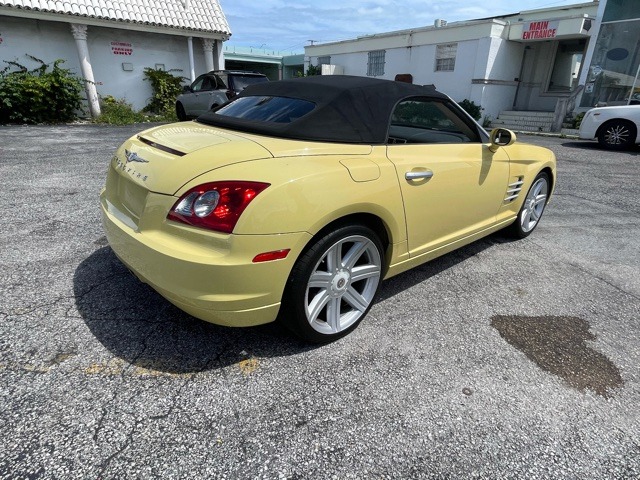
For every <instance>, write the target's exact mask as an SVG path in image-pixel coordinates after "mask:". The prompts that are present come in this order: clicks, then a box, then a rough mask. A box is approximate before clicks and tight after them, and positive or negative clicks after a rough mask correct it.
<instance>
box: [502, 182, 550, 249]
mask: <svg viewBox="0 0 640 480" xmlns="http://www.w3.org/2000/svg"><path fill="white" fill-rule="evenodd" d="M549 193H550V181H549V175H548V174H547V173H546V172H540V173H539V174H538V175H537V176H536V178H535V179H534V180H533V184H532V185H531V188H529V191H528V192H527V196H526V197H525V199H524V202H522V207H521V208H520V211H519V212H518V216H517V217H516V219H515V221H514V222H513V223H512V224H511V225H510V226H509V227H507V233H509V234H510V235H511V236H512V237H514V238H525V237H528V236H529V235H531V232H533V230H534V229H535V228H536V227H537V226H538V223H540V218H542V214H543V213H544V209H545V207H546V206H547V202H548V201H549Z"/></svg>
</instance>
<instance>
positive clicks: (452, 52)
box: [305, 1, 598, 130]
mask: <svg viewBox="0 0 640 480" xmlns="http://www.w3.org/2000/svg"><path fill="white" fill-rule="evenodd" d="M597 11H598V2H597V1H592V2H586V3H579V4H575V5H568V6H563V7H555V8H545V9H538V10H531V11H523V12H519V13H515V14H511V15H505V16H501V17H496V18H485V19H477V20H471V21H465V22H455V23H447V22H446V21H443V20H436V21H435V24H434V25H433V26H428V27H421V28H414V29H411V30H402V31H396V32H389V33H380V34H376V35H369V36H364V37H358V38H356V39H353V40H346V41H341V42H333V43H325V44H316V45H312V46H307V47H305V55H306V59H305V60H306V66H307V67H308V65H314V66H316V65H323V64H325V65H335V66H336V67H337V71H341V72H343V73H344V74H345V75H360V76H374V77H379V78H386V79H394V78H396V75H410V76H411V77H409V78H411V79H412V81H413V83H416V84H434V85H435V86H436V87H437V88H438V89H439V90H440V91H442V92H444V93H446V94H448V95H449V96H451V97H452V98H453V99H454V100H456V101H462V100H464V99H468V100H471V101H473V102H475V103H476V104H478V105H481V106H482V108H483V109H484V110H483V115H484V116H486V117H489V118H491V119H495V118H496V117H497V116H498V114H499V113H500V112H503V111H508V110H520V111H541V112H551V113H550V116H551V118H553V112H554V110H555V109H556V105H557V104H558V101H559V100H561V99H564V100H565V103H566V99H567V98H569V97H570V96H571V95H572V94H573V93H574V92H575V90H576V86H577V82H578V78H579V75H580V69H581V66H582V59H583V55H584V54H585V52H586V50H587V46H588V43H589V38H590V36H591V34H592V33H593V31H594V28H593V26H594V24H595V17H596V13H597ZM332 68H333V67H332ZM549 128H550V125H549V126H547V127H545V130H548V129H549Z"/></svg>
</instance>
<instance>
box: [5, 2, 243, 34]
mask: <svg viewBox="0 0 640 480" xmlns="http://www.w3.org/2000/svg"><path fill="white" fill-rule="evenodd" d="M0 16H7V17H18V18H28V19H32V20H43V21H49V22H61V23H69V24H70V23H74V24H82V25H89V26H93V27H103V28H115V29H119V30H133V31H137V32H147V33H159V34H162V35H176V36H180V37H198V38H210V39H213V40H222V41H226V40H228V39H229V37H230V36H231V34H230V33H223V32H210V31H204V30H194V29H187V28H176V27H170V26H163V25H151V24H146V23H139V22H130V21H124V20H115V21H114V20H109V19H101V18H95V17H88V16H83V15H69V14H65V13H50V12H43V11H40V10H29V9H26V8H16V7H5V6H0Z"/></svg>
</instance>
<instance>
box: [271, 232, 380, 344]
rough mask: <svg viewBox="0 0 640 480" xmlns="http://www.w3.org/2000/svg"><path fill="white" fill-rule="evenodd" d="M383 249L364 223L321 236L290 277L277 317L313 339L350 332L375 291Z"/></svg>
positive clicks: (324, 340) (326, 339)
mask: <svg viewBox="0 0 640 480" xmlns="http://www.w3.org/2000/svg"><path fill="white" fill-rule="evenodd" d="M383 252H384V250H383V246H382V243H381V241H380V239H379V237H378V235H376V233H375V232H374V231H373V230H371V229H370V228H368V227H365V226H362V225H344V226H341V227H338V228H336V229H335V230H333V231H331V232H329V233H326V234H322V236H321V237H319V238H318V239H316V240H315V241H314V242H313V243H312V244H311V246H310V247H309V248H307V249H306V250H305V251H304V252H303V253H302V255H301V256H300V257H299V258H298V260H297V261H296V263H295V265H294V267H293V269H292V271H291V274H290V275H289V279H288V281H287V285H286V288H285V292H284V295H283V300H282V307H281V310H280V315H279V319H280V321H281V322H283V323H284V324H285V325H286V326H287V327H288V328H289V329H290V330H291V331H293V332H294V333H295V334H296V335H298V336H299V337H301V338H302V339H303V340H305V341H308V342H311V343H327V342H331V341H333V340H336V339H338V338H341V337H343V336H345V335H346V334H348V333H349V332H351V331H352V330H353V329H355V328H356V326H357V325H358V324H359V323H360V321H361V320H362V319H363V318H364V317H365V316H366V314H367V313H368V312H369V309H370V308H371V305H372V304H373V301H374V299H375V296H376V294H377V292H378V287H379V285H380V282H381V280H382V266H383V258H384V253H383Z"/></svg>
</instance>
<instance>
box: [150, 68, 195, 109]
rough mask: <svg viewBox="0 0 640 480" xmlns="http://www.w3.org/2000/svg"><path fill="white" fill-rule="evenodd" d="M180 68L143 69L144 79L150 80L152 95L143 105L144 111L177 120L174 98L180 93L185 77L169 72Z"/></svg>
mask: <svg viewBox="0 0 640 480" xmlns="http://www.w3.org/2000/svg"><path fill="white" fill-rule="evenodd" d="M180 71H181V70H175V69H174V70H169V71H164V70H156V69H155V68H149V67H147V68H145V69H144V79H145V80H148V81H149V82H151V88H152V89H153V96H152V97H151V100H150V101H149V103H148V104H147V106H146V107H144V109H143V110H144V111H145V112H150V113H155V114H156V115H160V116H161V117H163V118H164V119H166V120H177V117H176V112H175V106H176V98H178V95H180V94H181V93H182V82H183V81H184V80H187V79H186V78H185V77H176V76H175V75H172V74H171V72H180Z"/></svg>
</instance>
